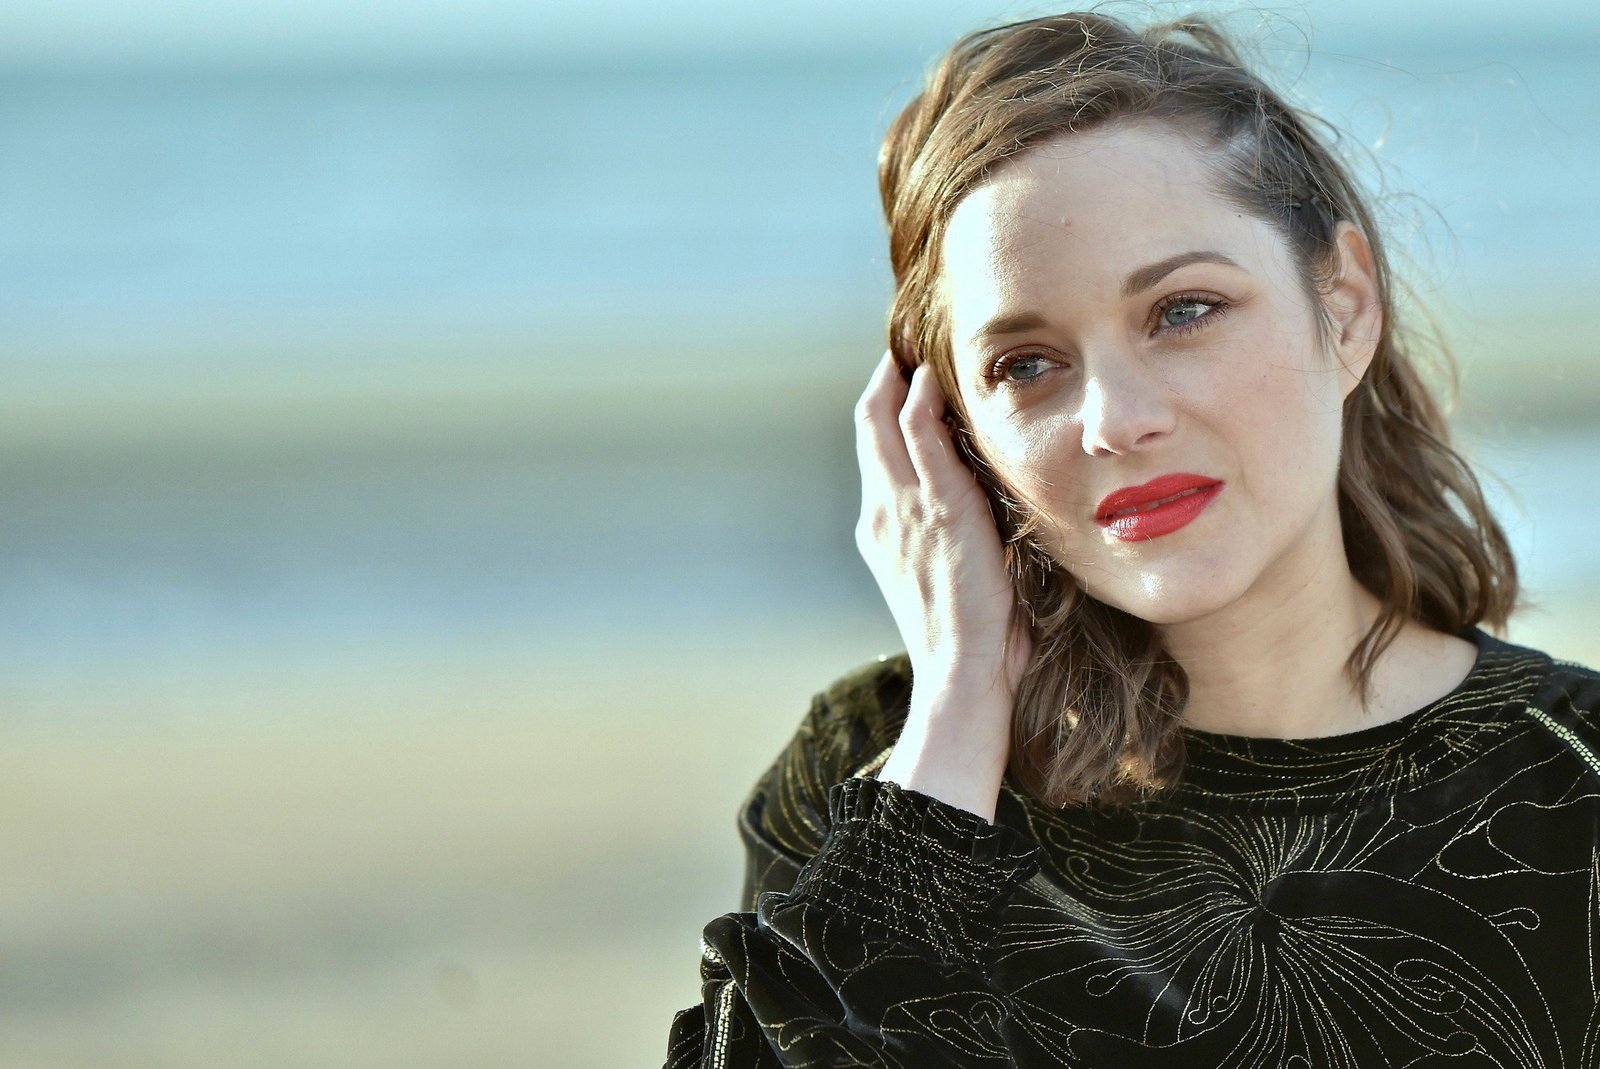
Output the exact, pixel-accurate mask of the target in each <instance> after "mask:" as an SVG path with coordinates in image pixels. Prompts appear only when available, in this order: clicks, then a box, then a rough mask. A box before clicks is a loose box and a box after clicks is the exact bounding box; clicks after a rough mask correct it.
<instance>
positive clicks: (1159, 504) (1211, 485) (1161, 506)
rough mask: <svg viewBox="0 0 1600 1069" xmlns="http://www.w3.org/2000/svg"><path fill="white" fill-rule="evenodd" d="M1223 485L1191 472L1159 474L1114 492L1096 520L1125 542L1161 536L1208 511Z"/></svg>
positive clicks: (1106, 498)
mask: <svg viewBox="0 0 1600 1069" xmlns="http://www.w3.org/2000/svg"><path fill="white" fill-rule="evenodd" d="M1222 486H1223V484H1222V482H1220V481H1219V480H1217V479H1209V478H1207V477H1206V476H1204V475H1194V474H1191V473H1189V472H1177V473H1175V474H1171V475H1158V476H1156V477H1155V478H1154V479H1151V480H1150V481H1149V482H1147V483H1140V484H1139V485H1138V486H1124V487H1123V488H1122V489H1120V490H1113V491H1111V493H1109V494H1107V495H1106V496H1105V500H1103V501H1101V502H1100V507H1099V508H1097V509H1095V510H1094V522H1096V523H1098V524H1099V525H1100V526H1101V527H1104V528H1105V529H1106V530H1107V531H1108V532H1109V533H1110V534H1111V536H1112V537H1113V538H1118V539H1121V540H1122V541H1124V542H1143V541H1146V540H1148V539H1151V538H1160V537H1161V536H1162V535H1164V534H1171V533H1172V532H1173V531H1176V530H1178V528H1180V527H1184V526H1186V525H1187V524H1188V523H1189V522H1190V521H1191V520H1193V519H1194V518H1195V517H1197V516H1199V515H1200V513H1201V512H1203V511H1205V507H1206V506H1207V505H1209V504H1211V502H1212V500H1213V499H1215V498H1216V496H1217V495H1218V494H1220V493H1221V492H1222Z"/></svg>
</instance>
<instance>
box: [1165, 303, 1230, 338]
mask: <svg viewBox="0 0 1600 1069" xmlns="http://www.w3.org/2000/svg"><path fill="white" fill-rule="evenodd" d="M1221 303H1222V302H1220V301H1202V300H1200V299H1199V298H1195V297H1188V298H1184V299H1181V300H1177V301H1173V302H1172V303H1171V304H1169V305H1167V307H1166V308H1164V309H1162V312H1161V322H1162V323H1163V324H1164V325H1166V326H1168V327H1174V328H1177V329H1180V330H1181V329H1183V328H1185V327H1188V326H1190V325H1191V324H1193V323H1196V322H1198V321H1199V320H1201V319H1204V318H1205V316H1206V313H1204V312H1202V311H1198V309H1203V308H1216V307H1217V306H1218V305H1220V304H1221Z"/></svg>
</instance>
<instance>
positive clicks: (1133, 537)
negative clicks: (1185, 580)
mask: <svg viewBox="0 0 1600 1069" xmlns="http://www.w3.org/2000/svg"><path fill="white" fill-rule="evenodd" d="M1221 492H1222V484H1221V483H1213V484H1212V485H1210V486H1207V487H1205V488H1204V489H1201V490H1196V491H1195V492H1194V493H1192V494H1184V495H1183V496H1182V497H1180V498H1177V499H1176V500H1174V501H1168V502H1167V503H1166V504H1165V505H1161V506H1160V507H1158V508H1153V509H1150V510H1149V511H1148V512H1130V513H1128V515H1126V516H1118V517H1117V518H1116V519H1114V520H1112V521H1111V522H1110V523H1108V524H1106V525H1105V527H1106V531H1107V532H1109V533H1110V535H1111V537H1113V538H1116V539H1120V540H1121V541H1123V542H1145V541H1148V540H1149V539H1152V538H1160V537H1161V536H1162V535H1165V534H1171V533H1172V532H1173V531H1176V530H1178V529H1179V528H1180V527H1185V526H1187V525H1188V524H1189V523H1190V522H1192V521H1193V520H1194V518H1195V517H1197V516H1199V515H1200V513H1201V512H1203V511H1205V507H1206V506H1207V505H1209V504H1211V502H1212V499H1213V498H1215V497H1216V496H1217V495H1218V494H1219V493H1221Z"/></svg>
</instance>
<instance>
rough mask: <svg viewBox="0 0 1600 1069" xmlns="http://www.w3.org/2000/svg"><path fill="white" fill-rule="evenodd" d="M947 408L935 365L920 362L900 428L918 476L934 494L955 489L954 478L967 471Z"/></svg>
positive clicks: (930, 492) (912, 381)
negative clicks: (947, 423)
mask: <svg viewBox="0 0 1600 1069" xmlns="http://www.w3.org/2000/svg"><path fill="white" fill-rule="evenodd" d="M944 410H945V398H944V393H943V391H941V390H940V389H939V382H938V380H937V379H936V378H935V377H934V375H933V371H932V369H931V368H929V367H928V365H927V364H921V365H918V367H917V370H916V373H915V374H913V375H912V377H911V385H910V387H909V389H908V390H907V392H906V400H905V404H904V405H903V406H902V407H901V409H900V431H901V439H902V441H903V442H904V444H905V449H906V454H907V456H908V457H909V458H910V460H911V466H912V468H913V470H915V471H916V473H917V480H918V481H919V482H921V483H922V485H923V488H924V489H926V490H927V491H928V492H929V494H930V495H933V496H938V495H939V494H941V493H949V492H951V491H953V490H954V489H955V488H956V485H957V484H956V483H955V480H956V479H958V478H959V477H960V476H961V475H962V474H964V473H966V467H965V466H964V465H963V464H962V463H961V461H960V459H959V458H957V456H956V452H955V443H954V442H952V441H951V440H950V432H949V429H948V428H947V427H946V426H945V424H944V419H943V417H944Z"/></svg>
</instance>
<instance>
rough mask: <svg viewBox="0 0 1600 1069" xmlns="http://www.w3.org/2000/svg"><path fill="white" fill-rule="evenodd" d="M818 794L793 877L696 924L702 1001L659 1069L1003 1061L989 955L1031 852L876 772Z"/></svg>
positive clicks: (1023, 842) (1000, 1005)
mask: <svg viewBox="0 0 1600 1069" xmlns="http://www.w3.org/2000/svg"><path fill="white" fill-rule="evenodd" d="M827 800H828V816H829V821H828V827H827V831H826V835H825V837H824V839H823V841H822V844H821V846H820V848H819V849H818V851H817V852H816V854H815V855H814V856H812V857H811V858H810V859H809V860H807V861H805V863H804V864H803V865H802V866H801V867H800V868H799V871H798V874H797V876H796V878H795V880H794V882H793V886H792V888H791V889H790V890H789V891H787V892H784V891H764V892H760V893H759V894H758V895H757V900H756V908H755V909H754V910H753V911H749V912H742V913H729V914H726V915H724V916H722V917H719V918H717V919H716V920H714V921H712V922H711V923H710V924H709V925H707V926H706V928H705V932H704V934H703V936H702V939H701V962H700V978H701V996H702V997H701V1004H700V1005H698V1006H694V1007H690V1008H689V1009H686V1010H683V1011H681V1012H680V1013H678V1014H677V1016H676V1017H675V1018H674V1019H673V1022H672V1030H671V1035H670V1038H669V1041H668V1052H667V1061H666V1069H690V1067H729V1069H734V1067H738V1069H744V1067H756V1066H805V1067H807V1069H824V1067H832V1066H859V1065H867V1066H879V1067H883V1069H902V1067H904V1069H911V1067H913V1066H915V1067H927V1066H945V1065H962V1066H967V1065H983V1064H990V1063H992V1064H995V1065H1006V1064H1009V1063H1010V1058H1009V1055H1008V1053H1007V1051H1008V1048H1009V1046H1010V1043H1009V1042H1008V1038H1007V1035H1008V1032H1009V1029H1010V1020H1011V1015H1010V1011H1009V1001H1008V999H1007V998H1006V997H1005V996H1003V995H1001V994H999V993H997V992H996V991H994V990H993V989H992V988H991V986H990V984H989V981H988V966H989V961H988V955H989V952H990V948H991V947H992V945H993V937H994V934H995V931H996V928H997V927H998V924H999V921H1000V916H1001V914H1002V913H1003V911H1004V909H1005V906H1006V904H1007V902H1008V901H1009V899H1010V898H1011V896H1012V894H1013V893H1014V892H1015V890H1016V888H1017V887H1018V886H1019V885H1020V884H1021V883H1022V882H1024V881H1025V880H1027V879H1028V878H1029V877H1030V876H1032V875H1033V873H1034V872H1036V871H1037V870H1038V866H1039V848H1038V847H1037V846H1036V845H1035V844H1033V843H1031V842H1030V841H1028V840H1027V839H1026V838H1025V837H1024V836H1022V835H1021V834H1019V833H1018V832H1016V831H1015V830H1013V829H1011V828H1009V827H1006V826H1003V825H996V824H992V823H990V822H988V821H986V820H984V819H983V818H982V817H980V816H978V815H977V814H975V813H971V812H968V811H967V810H964V809H960V808H958V807H955V806H951V805H947V804H946V803H944V802H941V801H939V800H937V799H935V798H932V797H930V796H928V795H925V794H922V793H920V792H917V791H911V790H905V789H903V788H901V787H900V786H899V785H898V784H895V783H891V782H887V781H880V780H877V779H870V778H865V777H859V776H856V777H851V778H849V779H846V780H844V781H843V782H840V783H837V784H834V785H833V786H832V788H831V789H830V790H829V792H828V795H827Z"/></svg>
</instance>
